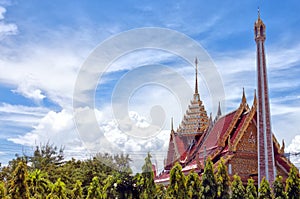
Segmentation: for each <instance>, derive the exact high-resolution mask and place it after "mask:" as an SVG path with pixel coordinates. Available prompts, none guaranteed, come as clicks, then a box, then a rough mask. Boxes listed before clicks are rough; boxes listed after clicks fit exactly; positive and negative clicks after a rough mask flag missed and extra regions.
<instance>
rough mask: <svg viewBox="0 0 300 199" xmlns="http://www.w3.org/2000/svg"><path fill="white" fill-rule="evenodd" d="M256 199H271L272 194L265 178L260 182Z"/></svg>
mask: <svg viewBox="0 0 300 199" xmlns="http://www.w3.org/2000/svg"><path fill="white" fill-rule="evenodd" d="M258 198H259V199H272V193H271V188H270V184H269V182H268V181H267V180H266V178H265V177H263V179H262V180H261V182H260V186H259V189H258Z"/></svg>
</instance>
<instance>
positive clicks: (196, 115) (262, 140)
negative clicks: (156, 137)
mask: <svg viewBox="0 0 300 199" xmlns="http://www.w3.org/2000/svg"><path fill="white" fill-rule="evenodd" d="M254 36H255V42H256V47H257V48H256V57H257V62H256V67H257V89H256V90H255V91H254V98H253V99H252V100H251V101H252V103H251V104H248V101H247V98H246V95H245V92H244V89H242V88H241V100H240V104H239V105H238V106H237V108H236V109H235V110H234V111H232V112H230V113H227V114H224V115H222V112H221V104H220V103H219V107H218V110H217V115H216V116H215V118H212V115H210V116H208V115H207V112H206V110H205V106H204V103H203V102H202V101H201V99H200V94H199V90H198V79H197V78H198V77H197V76H198V60H197V58H196V60H195V68H196V72H195V91H194V95H193V97H192V100H191V101H190V104H189V106H188V107H187V111H186V113H185V114H184V116H183V119H182V122H181V123H180V124H179V126H178V128H177V129H176V130H175V129H174V128H173V121H172V122H171V132H170V140H169V147H168V152H167V157H166V160H165V162H164V170H163V171H162V172H161V173H159V174H157V176H156V177H155V182H156V183H159V184H164V185H167V184H168V183H169V174H170V170H171V168H172V166H173V165H174V164H175V163H176V162H179V163H180V164H181V166H182V168H183V170H182V171H183V172H184V173H185V174H188V173H189V172H190V171H192V170H194V171H195V172H197V173H198V174H199V176H200V177H201V175H202V173H203V171H204V165H205V159H206V158H207V157H208V156H209V157H210V158H211V160H212V161H213V164H214V167H215V168H216V167H217V165H218V163H219V162H220V159H221V158H223V159H224V160H225V164H226V166H227V168H228V174H229V175H230V176H231V177H232V176H233V175H234V174H238V175H239V176H240V177H241V179H242V181H243V183H244V184H246V183H247V179H248V178H250V177H251V178H253V179H254V180H255V182H256V184H257V185H259V183H260V182H261V180H262V178H263V177H265V178H266V179H267V180H268V181H269V182H271V183H272V182H273V181H274V179H275V176H276V175H277V174H279V175H281V176H282V177H283V179H286V178H287V176H288V172H289V170H290V168H291V166H292V163H291V162H290V161H289V160H288V159H287V158H286V157H285V156H284V143H282V146H280V144H279V143H278V141H277V140H276V137H275V135H274V133H272V129H271V115H270V105H269V94H268V79H267V67H266V66H267V63H266V58H265V47H264V41H265V39H266V26H265V24H264V23H263V21H262V19H261V18H260V14H258V18H257V20H256V21H255V23H254Z"/></svg>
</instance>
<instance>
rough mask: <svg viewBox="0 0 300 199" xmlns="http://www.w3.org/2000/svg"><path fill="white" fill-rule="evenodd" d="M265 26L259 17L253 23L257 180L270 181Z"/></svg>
mask: <svg viewBox="0 0 300 199" xmlns="http://www.w3.org/2000/svg"><path fill="white" fill-rule="evenodd" d="M265 31H266V26H265V24H264V23H263V21H262V20H261V18H260V12H259V10H258V18H257V20H256V22H255V24H254V34H255V42H256V51H257V92H258V94H257V99H258V104H257V139H258V149H257V150H258V182H259V183H260V182H261V180H262V178H263V177H265V178H266V180H268V181H269V182H270V183H272V182H274V179H275V175H276V174H275V172H276V170H275V161H274V150H273V141H272V131H271V116H270V105H269V91H268V78H267V67H266V57H265V47H264V42H265V39H266V32H265Z"/></svg>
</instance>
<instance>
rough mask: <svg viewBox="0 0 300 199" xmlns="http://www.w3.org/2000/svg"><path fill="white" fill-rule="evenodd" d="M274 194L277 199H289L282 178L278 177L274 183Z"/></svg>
mask: <svg viewBox="0 0 300 199" xmlns="http://www.w3.org/2000/svg"><path fill="white" fill-rule="evenodd" d="M273 193H274V198H275V199H287V197H286V193H285V191H284V186H283V182H282V176H279V175H277V176H276V178H275V181H274V183H273Z"/></svg>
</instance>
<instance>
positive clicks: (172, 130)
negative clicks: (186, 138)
mask: <svg viewBox="0 0 300 199" xmlns="http://www.w3.org/2000/svg"><path fill="white" fill-rule="evenodd" d="M171 132H174V126H173V117H172V118H171Z"/></svg>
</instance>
